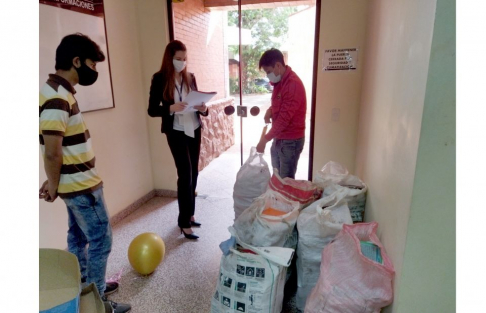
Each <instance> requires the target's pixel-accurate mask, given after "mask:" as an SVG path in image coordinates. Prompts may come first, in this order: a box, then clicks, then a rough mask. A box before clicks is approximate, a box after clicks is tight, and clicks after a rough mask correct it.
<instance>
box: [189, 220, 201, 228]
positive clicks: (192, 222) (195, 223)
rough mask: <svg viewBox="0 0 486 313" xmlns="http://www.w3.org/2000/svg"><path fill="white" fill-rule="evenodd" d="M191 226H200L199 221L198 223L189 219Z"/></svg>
mask: <svg viewBox="0 0 486 313" xmlns="http://www.w3.org/2000/svg"><path fill="white" fill-rule="evenodd" d="M191 226H193V227H201V223H198V222H196V221H191Z"/></svg>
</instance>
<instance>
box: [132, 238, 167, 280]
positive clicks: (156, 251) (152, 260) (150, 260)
mask: <svg viewBox="0 0 486 313" xmlns="http://www.w3.org/2000/svg"><path fill="white" fill-rule="evenodd" d="M164 255H165V244H164V241H163V240H162V238H160V237H159V235H157V234H155V233H143V234H140V235H138V236H137V237H135V238H134V239H133V240H132V242H131V243H130V246H129V247H128V261H130V265H132V267H133V269H134V270H136V271H137V272H138V273H140V274H142V275H148V274H151V273H152V272H153V271H155V269H156V268H157V266H158V265H159V264H160V262H162V260H163V259H164Z"/></svg>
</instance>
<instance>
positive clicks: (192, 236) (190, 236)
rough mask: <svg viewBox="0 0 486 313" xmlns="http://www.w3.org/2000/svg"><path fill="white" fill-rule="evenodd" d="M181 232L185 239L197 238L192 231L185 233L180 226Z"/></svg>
mask: <svg viewBox="0 0 486 313" xmlns="http://www.w3.org/2000/svg"><path fill="white" fill-rule="evenodd" d="M179 228H180V227H179ZM181 234H184V237H186V238H187V239H197V238H199V236H197V235H195V234H194V233H192V234H186V233H185V232H184V230H182V228H181Z"/></svg>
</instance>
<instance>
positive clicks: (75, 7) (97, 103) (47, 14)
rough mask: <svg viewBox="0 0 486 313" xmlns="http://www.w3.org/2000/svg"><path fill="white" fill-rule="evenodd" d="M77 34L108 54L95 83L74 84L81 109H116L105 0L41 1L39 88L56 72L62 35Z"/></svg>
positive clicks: (99, 66)
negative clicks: (104, 6) (94, 43)
mask: <svg viewBox="0 0 486 313" xmlns="http://www.w3.org/2000/svg"><path fill="white" fill-rule="evenodd" d="M74 33H82V34H84V35H87V36H89V37H90V38H91V40H93V41H94V42H96V43H97V44H98V45H99V46H100V48H101V50H102V51H103V53H104V54H105V56H106V59H105V61H104V62H99V63H98V64H97V65H96V69H97V71H98V73H99V74H98V80H97V81H96V82H95V83H94V84H93V85H91V86H81V85H79V84H78V85H76V86H75V87H74V88H75V89H76V95H75V97H76V100H77V102H78V105H79V108H80V110H81V111H82V112H89V111H96V110H102V109H109V108H114V107H115V103H114V101H113V87H112V82H111V75H110V60H109V56H108V43H107V38H106V27H105V13H104V8H103V0H40V1H39V87H41V86H42V85H43V84H44V83H45V82H46V81H47V79H48V78H49V77H48V75H49V74H51V73H55V71H56V70H55V68H54V66H55V64H56V61H55V59H56V48H57V46H58V45H59V44H60V43H61V40H62V38H63V37H64V36H66V35H70V34H74Z"/></svg>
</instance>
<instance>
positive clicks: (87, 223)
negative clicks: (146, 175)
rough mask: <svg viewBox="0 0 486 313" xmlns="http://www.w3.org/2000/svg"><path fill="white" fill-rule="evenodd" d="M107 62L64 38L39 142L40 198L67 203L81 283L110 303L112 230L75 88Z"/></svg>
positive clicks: (47, 88) (124, 308)
mask: <svg viewBox="0 0 486 313" xmlns="http://www.w3.org/2000/svg"><path fill="white" fill-rule="evenodd" d="M104 60H105V56H104V54H103V52H102V51H101V50H100V48H99V46H98V45H97V44H96V43H95V42H93V41H92V40H91V39H89V37H87V36H84V35H82V34H79V33H78V34H73V35H68V36H66V37H64V38H63V39H62V41H61V43H60V45H59V46H58V47H57V50H56V73H55V74H51V75H49V79H48V80H47V82H46V83H45V84H44V86H43V87H42V88H41V90H40V95H39V121H40V124H39V141H40V144H41V150H42V154H43V156H44V168H45V171H46V174H47V178H48V180H47V181H45V182H44V184H42V187H41V188H40V190H39V198H40V199H44V200H45V201H48V202H54V200H56V198H57V197H58V196H59V197H60V198H61V199H63V200H64V202H65V203H66V206H67V211H68V217H69V230H68V238H67V242H68V249H69V251H70V252H71V253H73V254H75V255H76V256H77V257H78V261H79V265H80V269H81V276H82V281H83V282H86V283H88V284H89V283H95V284H96V287H97V288H98V291H99V293H100V295H101V296H102V297H103V299H104V300H105V301H108V300H106V295H108V294H110V293H113V292H115V291H116V290H117V289H118V283H106V282H105V274H106V263H107V260H108V255H109V254H110V251H111V244H112V233H111V226H110V222H109V218H108V214H107V212H106V206H105V201H104V198H103V182H102V181H101V178H100V177H99V176H98V173H97V171H96V168H95V155H94V152H93V148H92V145H91V139H90V134H89V131H88V129H87V127H86V124H85V123H84V120H83V116H82V115H81V112H80V110H79V107H78V103H77V102H76V99H75V98H74V94H75V93H76V91H75V90H74V88H73V86H75V85H76V84H78V83H79V84H80V85H82V86H89V85H92V84H94V82H95V81H96V79H97V78H98V72H97V71H96V63H97V62H102V61H104ZM87 245H88V249H87V251H86V246H87ZM110 304H111V305H112V306H113V308H114V309H115V312H117V313H121V312H129V311H130V309H131V307H130V306H129V305H126V304H122V303H114V302H111V301H110Z"/></svg>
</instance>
